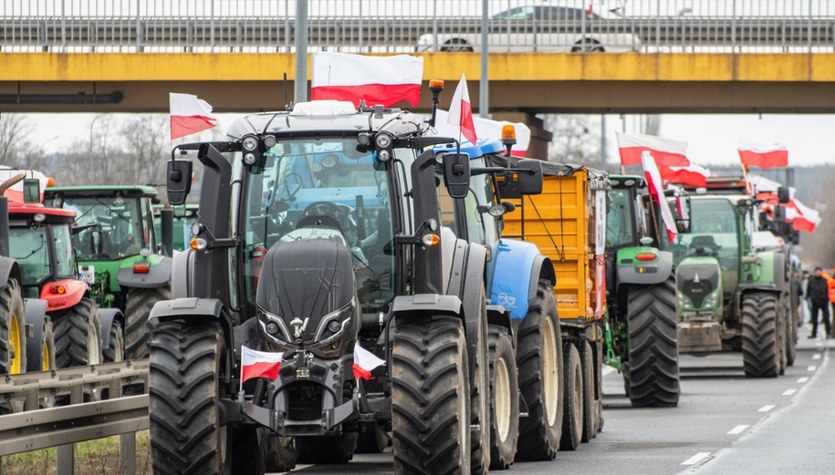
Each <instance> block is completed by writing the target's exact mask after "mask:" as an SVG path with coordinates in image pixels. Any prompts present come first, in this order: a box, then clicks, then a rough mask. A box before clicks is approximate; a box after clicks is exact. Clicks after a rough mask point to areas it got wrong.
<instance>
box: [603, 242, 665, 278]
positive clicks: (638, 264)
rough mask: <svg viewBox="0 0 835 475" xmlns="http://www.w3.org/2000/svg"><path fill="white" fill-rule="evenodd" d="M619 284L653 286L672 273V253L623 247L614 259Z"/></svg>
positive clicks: (643, 247) (649, 248)
mask: <svg viewBox="0 0 835 475" xmlns="http://www.w3.org/2000/svg"><path fill="white" fill-rule="evenodd" d="M615 267H616V271H617V278H618V279H617V281H618V283H619V284H641V285H654V284H660V283H661V282H664V281H665V280H667V279H668V278H669V277H670V275H671V274H672V273H673V253H672V252H669V251H662V250H659V249H658V248H655V247H648V246H635V247H625V248H623V249H619V250H618V251H617V256H616V257H615Z"/></svg>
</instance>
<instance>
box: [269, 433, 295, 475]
mask: <svg viewBox="0 0 835 475" xmlns="http://www.w3.org/2000/svg"><path fill="white" fill-rule="evenodd" d="M260 430H263V431H264V432H265V433H266V434H268V435H269V438H268V439H267V440H268V441H269V442H268V443H267V445H266V447H262V450H263V453H264V457H266V459H267V471H268V472H287V471H290V470H292V469H294V468H296V460H298V458H299V452H298V450H297V449H296V439H295V438H294V437H278V436H276V435H272V434H269V429H267V428H262V429H260Z"/></svg>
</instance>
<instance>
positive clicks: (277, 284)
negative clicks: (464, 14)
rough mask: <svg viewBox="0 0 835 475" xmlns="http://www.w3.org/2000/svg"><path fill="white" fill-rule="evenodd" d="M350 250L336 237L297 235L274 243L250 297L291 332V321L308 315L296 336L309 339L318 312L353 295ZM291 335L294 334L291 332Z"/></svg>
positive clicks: (319, 315)
mask: <svg viewBox="0 0 835 475" xmlns="http://www.w3.org/2000/svg"><path fill="white" fill-rule="evenodd" d="M354 285H355V283H354V269H353V265H352V261H351V252H350V250H349V249H348V248H347V247H345V245H344V244H342V243H341V242H339V241H336V240H331V239H303V240H298V241H291V242H278V243H276V244H274V245H273V246H272V247H271V248H270V249H269V251H267V255H266V256H265V257H264V262H263V264H262V266H261V275H260V278H259V281H258V289H257V292H256V296H255V301H256V303H257V304H258V306H259V307H260V308H262V309H263V310H265V311H267V312H269V313H272V314H273V315H277V316H279V317H280V318H281V319H282V320H283V321H284V322H285V324H286V325H287V327H288V329H289V330H290V332H291V333H292V332H293V327H292V322H293V320H295V319H298V320H300V321H301V322H302V323H303V322H304V321H305V320H306V319H309V320H308V322H307V324H306V325H305V326H304V332H303V333H302V334H301V335H300V336H301V338H302V340H304V341H308V342H309V341H313V340H314V338H315V336H316V332H317V329H318V327H319V323H320V321H321V319H322V317H323V316H325V315H327V314H329V313H332V312H333V311H335V310H338V309H340V308H342V307H345V306H346V305H348V304H349V303H350V302H351V300H352V299H353V298H354V295H355V290H354ZM294 337H295V335H294Z"/></svg>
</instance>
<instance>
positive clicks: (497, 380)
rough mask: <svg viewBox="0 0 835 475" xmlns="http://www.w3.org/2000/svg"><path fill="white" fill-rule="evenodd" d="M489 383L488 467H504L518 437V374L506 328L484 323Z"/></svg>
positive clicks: (514, 454)
mask: <svg viewBox="0 0 835 475" xmlns="http://www.w3.org/2000/svg"><path fill="white" fill-rule="evenodd" d="M487 345H488V349H489V356H488V362H489V367H488V369H489V372H490V375H489V377H488V381H489V384H490V388H489V393H490V394H491V396H492V397H491V398H490V468H491V469H494V470H507V469H508V468H510V466H511V465H512V464H513V460H514V458H515V457H516V443H517V441H518V440H519V394H518V389H517V388H518V387H519V374H518V371H517V369H516V355H515V354H514V351H513V338H512V337H511V336H510V332H508V331H507V329H506V328H504V327H501V326H498V325H490V326H489V327H488V336H487Z"/></svg>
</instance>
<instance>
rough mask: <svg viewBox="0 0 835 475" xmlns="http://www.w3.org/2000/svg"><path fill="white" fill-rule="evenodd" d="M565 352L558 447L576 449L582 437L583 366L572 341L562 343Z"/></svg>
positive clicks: (583, 410)
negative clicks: (560, 430)
mask: <svg viewBox="0 0 835 475" xmlns="http://www.w3.org/2000/svg"><path fill="white" fill-rule="evenodd" d="M564 346H565V354H564V355H563V359H562V360H563V363H564V364H565V366H564V368H565V385H564V387H565V391H564V392H563V394H564V396H565V405H564V406H563V407H565V417H563V420H562V438H561V439H560V449H562V450H576V449H577V447H579V446H580V442H581V440H582V438H583V415H584V412H585V409H584V408H583V406H584V404H583V398H584V391H583V366H582V365H581V364H580V352H579V351H577V347H576V346H575V345H574V343H572V342H570V341H567V342H565V343H564Z"/></svg>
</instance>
